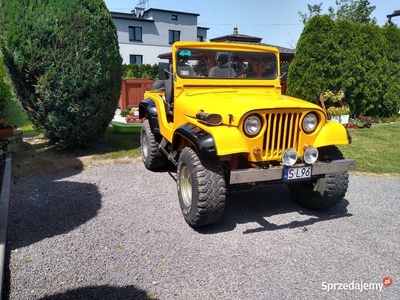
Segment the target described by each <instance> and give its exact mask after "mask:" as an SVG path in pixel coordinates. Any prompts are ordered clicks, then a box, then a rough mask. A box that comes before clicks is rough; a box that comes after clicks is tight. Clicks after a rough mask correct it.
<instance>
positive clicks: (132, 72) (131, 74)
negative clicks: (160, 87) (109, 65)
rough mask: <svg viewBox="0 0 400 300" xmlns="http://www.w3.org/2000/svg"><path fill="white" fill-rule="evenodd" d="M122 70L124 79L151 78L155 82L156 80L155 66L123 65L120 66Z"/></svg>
mask: <svg viewBox="0 0 400 300" xmlns="http://www.w3.org/2000/svg"><path fill="white" fill-rule="evenodd" d="M122 69H123V77H124V78H139V79H140V78H141V79H147V78H151V79H153V80H157V78H158V65H157V64H154V65H150V64H141V65H140V66H139V65H137V64H124V65H122Z"/></svg>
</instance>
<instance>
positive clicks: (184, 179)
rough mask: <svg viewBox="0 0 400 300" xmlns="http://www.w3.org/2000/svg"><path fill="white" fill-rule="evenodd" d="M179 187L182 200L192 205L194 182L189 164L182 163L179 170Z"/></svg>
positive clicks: (187, 204)
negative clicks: (192, 181) (191, 178)
mask: <svg viewBox="0 0 400 300" xmlns="http://www.w3.org/2000/svg"><path fill="white" fill-rule="evenodd" d="M179 188H180V191H181V196H182V201H183V203H184V204H185V205H186V206H191V205H192V183H191V180H190V173H189V169H188V168H187V166H185V165H182V166H181V169H180V172H179Z"/></svg>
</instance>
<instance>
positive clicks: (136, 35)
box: [129, 26, 142, 42]
mask: <svg viewBox="0 0 400 300" xmlns="http://www.w3.org/2000/svg"><path fill="white" fill-rule="evenodd" d="M129 41H130V42H141V41H142V27H131V26H129Z"/></svg>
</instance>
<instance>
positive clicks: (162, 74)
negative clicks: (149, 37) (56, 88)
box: [158, 62, 169, 80]
mask: <svg viewBox="0 0 400 300" xmlns="http://www.w3.org/2000/svg"><path fill="white" fill-rule="evenodd" d="M168 70H169V63H167V62H159V63H158V79H159V80H166V79H168V78H169V73H168V72H166V71H168Z"/></svg>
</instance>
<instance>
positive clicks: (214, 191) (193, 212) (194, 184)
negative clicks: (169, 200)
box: [177, 148, 226, 227]
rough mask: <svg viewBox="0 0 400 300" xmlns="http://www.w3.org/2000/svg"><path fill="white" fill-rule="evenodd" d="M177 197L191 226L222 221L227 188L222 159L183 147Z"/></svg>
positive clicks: (179, 162)
mask: <svg viewBox="0 0 400 300" xmlns="http://www.w3.org/2000/svg"><path fill="white" fill-rule="evenodd" d="M177 173H178V181H177V186H178V197H179V204H180V206H181V210H182V213H183V216H184V218H185V220H186V222H187V223H188V224H189V225H190V226H191V227H198V226H204V225H209V224H213V223H216V222H218V221H219V219H220V218H221V217H222V214H223V212H224V209H225V198H226V187H225V178H224V172H223V169H222V166H221V163H220V161H219V160H218V159H217V158H215V157H207V156H198V155H197V154H196V152H195V151H194V150H193V149H191V148H185V149H183V151H182V153H181V154H180V156H179V161H178V171H177Z"/></svg>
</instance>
